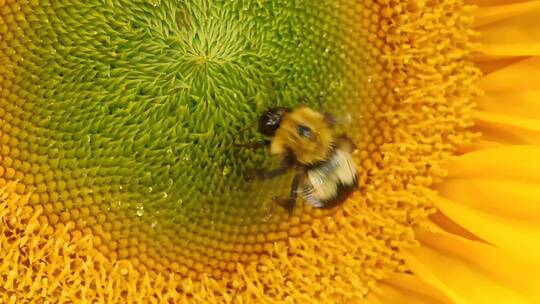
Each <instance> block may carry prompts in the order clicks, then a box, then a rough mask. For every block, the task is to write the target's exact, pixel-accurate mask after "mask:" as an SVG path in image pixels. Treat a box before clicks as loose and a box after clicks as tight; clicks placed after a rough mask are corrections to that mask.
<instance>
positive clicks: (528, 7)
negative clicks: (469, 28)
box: [476, 1, 540, 56]
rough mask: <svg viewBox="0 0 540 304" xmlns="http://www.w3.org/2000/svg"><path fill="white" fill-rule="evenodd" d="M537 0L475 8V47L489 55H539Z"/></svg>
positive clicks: (538, 3) (539, 22) (539, 10)
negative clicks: (477, 39)
mask: <svg viewBox="0 0 540 304" xmlns="http://www.w3.org/2000/svg"><path fill="white" fill-rule="evenodd" d="M538 16H540V1H529V2H521V3H514V4H509V5H503V6H492V7H488V8H482V9H481V10H478V13H477V15H476V17H477V19H476V20H477V25H481V26H479V27H478V28H477V30H479V31H480V32H481V33H482V35H481V40H480V41H481V45H480V48H479V49H478V50H479V51H480V52H482V53H484V54H489V55H490V56H534V55H540V35H538V30H537V29H538V28H540V18H538Z"/></svg>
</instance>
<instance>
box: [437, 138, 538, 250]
mask: <svg viewBox="0 0 540 304" xmlns="http://www.w3.org/2000/svg"><path fill="white" fill-rule="evenodd" d="M448 168H449V169H450V173H449V176H448V178H447V179H445V181H443V182H442V183H440V184H438V185H437V186H436V188H437V189H438V190H439V191H440V195H441V197H439V198H438V199H437V200H436V206H437V208H439V209H440V210H441V211H442V212H443V213H444V214H445V215H447V216H448V217H449V218H451V219H452V220H453V221H455V222H456V223H457V224H459V225H461V226H463V227H464V228H465V229H467V230H469V231H470V232H472V233H473V234H475V235H477V236H479V237H480V238H481V239H483V240H485V241H487V242H490V243H492V244H496V245H497V246H500V247H501V248H504V249H505V250H507V251H509V252H512V253H514V254H516V255H519V256H520V257H522V258H524V259H528V260H530V259H531V258H533V257H534V256H535V255H536V254H540V242H538V240H539V239H540V224H539V221H538V220H539V219H540V186H539V184H538V182H539V181H540V146H508V147H504V148H496V149H489V150H482V151H476V152H471V153H467V154H464V155H462V156H460V157H458V158H456V160H455V161H454V162H452V163H451V164H449V165H448Z"/></svg>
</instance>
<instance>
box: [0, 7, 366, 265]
mask: <svg viewBox="0 0 540 304" xmlns="http://www.w3.org/2000/svg"><path fill="white" fill-rule="evenodd" d="M2 9H3V10H11V13H12V14H10V15H9V16H13V18H15V19H16V18H20V20H17V22H16V25H17V29H16V30H14V31H11V30H10V31H6V30H7V28H5V27H3V28H0V31H2V32H7V41H9V45H10V47H9V48H7V49H6V50H7V51H4V52H5V53H6V54H7V55H8V56H9V57H8V58H9V60H10V62H9V65H8V66H9V71H8V72H7V73H8V74H10V73H11V74H13V75H15V79H16V80H15V81H14V83H13V85H11V87H9V88H7V89H9V90H10V92H11V95H9V97H12V101H13V102H10V103H8V104H5V105H4V106H5V108H6V109H7V110H8V111H9V112H10V113H11V112H17V111H20V112H21V113H20V118H18V117H17V118H13V119H9V120H8V119H6V120H8V121H9V123H11V124H12V125H13V126H16V127H17V128H20V129H21V133H22V135H23V136H22V137H19V138H20V140H21V147H22V149H24V150H25V151H24V152H23V153H22V154H24V155H21V159H22V160H23V161H26V160H31V166H36V168H34V167H32V168H28V170H27V171H28V172H27V174H26V175H25V179H26V180H28V181H29V183H28V184H29V185H30V188H31V189H30V190H36V192H37V193H38V195H39V198H37V199H36V200H35V201H36V203H37V202H40V203H41V204H42V205H43V206H44V208H45V213H46V214H54V213H59V212H60V213H62V212H64V213H67V214H66V215H65V216H64V218H62V217H61V218H60V219H56V220H52V222H53V223H54V222H57V221H61V222H67V221H69V220H73V221H74V224H75V226H76V227H78V228H80V229H83V228H85V227H87V226H86V223H83V222H82V220H81V221H78V219H80V217H79V216H78V215H73V214H72V213H73V212H72V211H73V210H79V211H78V212H79V213H80V212H85V213H88V214H90V215H91V216H93V220H91V222H96V223H97V225H94V226H93V227H92V230H93V232H94V233H95V234H97V235H101V237H102V238H103V239H105V240H108V239H109V238H111V239H112V240H113V241H112V242H113V245H112V246H111V245H110V244H104V246H105V247H107V248H105V247H103V248H102V249H103V250H104V251H105V252H116V254H118V255H119V256H120V257H131V256H134V255H136V253H137V252H135V251H134V252H130V251H129V250H128V248H129V247H130V246H131V245H130V244H124V243H123V242H121V239H129V238H130V237H133V238H134V239H137V240H138V241H136V242H141V240H142V243H146V244H149V245H150V247H151V248H154V249H155V250H154V251H153V254H154V255H155V257H156V258H157V257H158V256H160V257H164V256H165V257H169V259H170V261H178V260H179V259H182V258H179V257H180V256H183V257H186V258H195V260H196V261H197V260H200V259H199V258H197V257H194V256H193V252H199V253H200V254H201V255H207V252H205V251H206V249H205V248H208V246H210V247H211V248H213V249H215V250H217V251H219V252H221V253H219V252H218V253H216V255H221V256H230V255H231V253H229V254H227V253H226V252H230V251H231V250H232V249H233V248H234V246H235V244H236V243H235V242H238V244H240V245H239V246H240V247H242V246H244V245H243V243H244V242H246V240H248V241H247V243H250V244H251V243H257V241H255V240H251V239H252V238H254V239H256V238H257V237H258V238H262V236H261V235H259V234H258V232H265V233H267V232H272V231H274V232H275V233H278V232H279V231H280V230H279V223H280V222H281V221H282V220H283V219H285V218H286V217H285V213H284V212H279V211H276V210H275V209H274V206H273V202H272V197H274V196H280V195H287V193H288V191H289V189H288V186H289V183H290V178H289V177H288V176H286V177H284V178H279V179H276V180H272V181H251V182H246V180H245V177H246V175H247V174H248V173H249V172H250V171H252V170H253V169H260V168H270V167H272V166H274V165H275V164H276V162H277V161H278V160H274V159H271V158H270V157H269V156H268V155H267V151H266V150H263V149H258V150H257V149H246V148H240V147H237V146H235V145H234V144H233V142H234V140H238V141H240V142H249V141H257V140H260V139H261V135H259V134H258V133H257V128H256V127H253V128H251V129H247V130H245V131H243V132H240V133H238V131H239V130H241V129H242V128H245V127H246V126H250V125H251V124H253V123H254V122H256V121H257V119H258V116H259V115H260V114H261V113H262V112H263V111H265V110H266V109H268V108H270V107H274V106H288V107H294V106H295V105H297V104H299V103H306V104H308V105H310V106H312V107H314V108H316V109H324V110H326V111H330V112H333V113H335V114H337V115H343V114H344V113H345V111H346V110H349V109H352V107H353V106H354V105H358V100H359V98H360V97H359V96H360V93H359V91H358V90H357V89H356V88H357V87H358V82H359V80H362V79H364V80H367V79H368V78H367V76H366V75H367V73H366V71H367V70H369V66H370V65H369V64H368V63H367V61H368V60H369V58H370V56H367V55H366V56H365V58H362V57H363V56H358V50H359V46H358V45H359V43H360V42H361V40H362V38H361V37H359V36H358V33H356V32H353V29H352V25H351V24H349V22H350V20H349V19H348V14H350V13H349V10H350V9H349V8H348V7H346V6H339V5H338V4H335V3H333V2H328V3H326V2H320V1H305V2H304V1H300V2H298V1H209V0H199V1H124V0H117V1H107V2H106V3H103V2H101V1H39V6H37V1H24V2H20V5H19V4H13V5H11V6H5V7H3V8H2ZM6 12H7V11H6ZM6 14H7V13H6ZM8 27H10V25H9V24H8ZM14 35H15V36H16V39H17V41H16V42H13V41H12V39H13V37H14ZM355 35H356V36H358V37H357V38H358V39H351V37H353V36H355ZM2 44H3V45H4V46H5V45H6V42H5V41H4V42H2ZM353 55H355V56H353ZM363 59H365V60H366V65H365V67H363V68H362V69H356V68H351V65H354V66H358V65H359V64H358V63H359V62H360V61H362V60H363ZM365 83H368V81H366V82H365ZM15 108H16V109H15ZM355 112H357V111H355ZM354 115H358V114H354ZM353 119H358V116H354V117H353ZM235 136H236V138H235ZM23 172H24V170H23ZM30 179H31V181H30ZM58 199H60V200H61V201H63V202H66V203H64V204H62V203H57V200H58ZM81 210H84V211H81ZM77 214H78V213H77ZM96 227H97V228H96ZM276 238H279V237H276ZM262 241H263V240H259V241H258V242H259V243H260V242H262ZM105 243H106V242H105ZM253 246H255V245H253ZM261 246H262V245H260V244H259V247H260V248H259V247H257V248H258V249H254V248H249V249H248V250H247V252H248V253H254V252H255V253H256V252H260V251H261V250H262V249H261V248H262V247H261ZM136 248H137V247H136ZM138 250H139V251H145V249H144V250H143V249H142V248H140V246H139V247H138ZM201 259H203V258H201ZM210 259H212V257H211V256H210V257H208V260H206V261H205V262H203V263H202V264H206V265H207V264H208V263H210ZM225 259H226V260H227V258H225ZM235 259H244V260H247V259H249V256H248V255H245V256H244V257H243V258H241V257H236V258H235ZM229 260H230V259H229ZM233 260H234V259H233ZM165 264H167V262H165ZM150 266H154V265H150ZM191 266H192V265H191ZM199 268H200V267H199Z"/></svg>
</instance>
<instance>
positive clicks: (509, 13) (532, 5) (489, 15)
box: [474, 1, 540, 38]
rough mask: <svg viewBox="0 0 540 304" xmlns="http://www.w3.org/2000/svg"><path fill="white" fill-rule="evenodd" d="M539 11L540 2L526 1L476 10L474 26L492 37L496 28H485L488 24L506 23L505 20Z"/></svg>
mask: <svg viewBox="0 0 540 304" xmlns="http://www.w3.org/2000/svg"><path fill="white" fill-rule="evenodd" d="M491 2H493V1H491ZM537 9H540V1H524V2H517V3H509V4H504V5H494V6H485V7H482V9H479V10H476V12H475V14H474V25H475V27H476V28H477V29H478V30H480V31H482V32H486V33H487V34H488V35H491V32H492V31H493V28H496V27H495V26H493V25H491V26H490V27H484V26H485V25H486V24H492V23H494V22H498V21H504V20H505V19H510V18H512V17H515V16H518V15H521V14H526V13H530V12H532V11H535V10H537ZM501 25H502V24H499V25H497V26H498V27H499V26H501ZM504 25H505V26H507V28H508V24H506V23H505V24H504ZM510 26H515V24H514V23H512V24H510ZM529 30H531V29H529ZM499 38H501V37H499Z"/></svg>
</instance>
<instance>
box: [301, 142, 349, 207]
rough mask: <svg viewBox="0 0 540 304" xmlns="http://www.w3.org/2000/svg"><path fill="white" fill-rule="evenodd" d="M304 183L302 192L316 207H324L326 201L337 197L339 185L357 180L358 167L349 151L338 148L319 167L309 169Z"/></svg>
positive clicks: (347, 184)
mask: <svg viewBox="0 0 540 304" xmlns="http://www.w3.org/2000/svg"><path fill="white" fill-rule="evenodd" d="M306 175H307V178H306V180H305V182H304V184H303V185H302V188H303V189H302V193H303V196H304V198H305V199H306V201H307V202H308V203H310V204H311V205H313V206H314V207H318V208H319V207H324V205H325V203H326V202H328V201H331V200H332V199H334V198H336V197H337V196H338V195H339V193H338V190H339V186H340V185H343V186H350V185H352V184H353V183H354V182H355V180H356V167H355V164H354V161H353V158H352V156H351V154H350V153H348V152H347V151H344V150H341V149H336V150H335V151H334V152H333V153H332V155H331V157H330V159H329V160H328V161H326V162H324V163H323V164H321V165H320V166H318V167H315V168H312V169H309V170H308V171H307V174H306Z"/></svg>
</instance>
